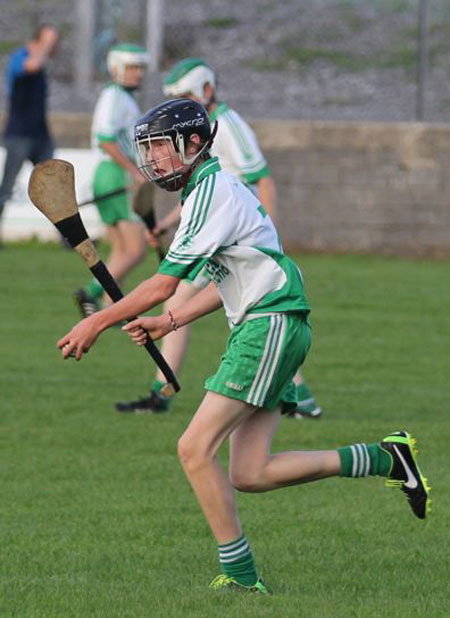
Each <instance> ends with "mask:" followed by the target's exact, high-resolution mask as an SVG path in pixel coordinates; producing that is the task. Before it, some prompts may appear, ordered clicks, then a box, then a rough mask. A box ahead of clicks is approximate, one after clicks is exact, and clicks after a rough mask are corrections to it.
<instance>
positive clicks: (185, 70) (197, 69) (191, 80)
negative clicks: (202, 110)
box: [163, 58, 216, 105]
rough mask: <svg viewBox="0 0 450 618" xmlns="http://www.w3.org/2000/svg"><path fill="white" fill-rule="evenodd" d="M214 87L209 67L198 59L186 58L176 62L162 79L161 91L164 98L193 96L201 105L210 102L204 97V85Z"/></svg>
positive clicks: (212, 74)
mask: <svg viewBox="0 0 450 618" xmlns="http://www.w3.org/2000/svg"><path fill="white" fill-rule="evenodd" d="M206 84H210V85H211V86H212V88H213V89H215V87H216V76H215V74H214V71H213V70H212V69H211V67H210V66H208V65H207V64H206V62H204V61H203V60H201V59H200V58H186V59H185V60H181V61H180V62H177V64H176V65H175V66H174V67H173V68H172V70H171V71H170V72H169V73H168V75H167V76H166V78H165V79H164V84H163V91H164V94H165V95H166V96H171V97H181V96H184V95H187V94H192V95H194V96H195V98H196V99H198V101H200V103H201V104H202V105H209V103H210V102H211V101H210V100H209V99H208V98H207V97H205V90H204V89H205V85H206Z"/></svg>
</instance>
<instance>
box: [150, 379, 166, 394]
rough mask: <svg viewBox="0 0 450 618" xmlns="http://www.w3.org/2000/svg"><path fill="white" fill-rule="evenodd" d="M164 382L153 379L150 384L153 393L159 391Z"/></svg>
mask: <svg viewBox="0 0 450 618" xmlns="http://www.w3.org/2000/svg"><path fill="white" fill-rule="evenodd" d="M164 384H165V382H160V381H159V380H155V381H154V382H153V384H152V387H151V389H152V391H155V393H159V391H160V390H161V389H162V387H163V386H164ZM161 397H163V395H161Z"/></svg>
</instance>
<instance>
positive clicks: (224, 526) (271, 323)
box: [58, 99, 429, 594]
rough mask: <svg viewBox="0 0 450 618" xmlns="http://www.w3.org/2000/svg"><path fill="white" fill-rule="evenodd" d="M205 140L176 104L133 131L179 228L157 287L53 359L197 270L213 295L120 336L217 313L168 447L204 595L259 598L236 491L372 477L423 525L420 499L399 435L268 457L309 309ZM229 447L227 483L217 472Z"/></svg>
mask: <svg viewBox="0 0 450 618" xmlns="http://www.w3.org/2000/svg"><path fill="white" fill-rule="evenodd" d="M194 122H196V124H195V125H194ZM211 138H212V136H211V131H210V125H209V121H208V117H207V114H206V111H205V110H204V109H203V108H202V107H201V106H200V105H199V104H197V103H195V102H192V101H188V100H186V99H181V100H175V101H169V102H167V103H163V104H162V105H160V106H158V107H156V108H154V109H153V110H150V111H149V112H148V113H147V114H146V115H145V116H144V117H143V118H142V119H141V120H140V121H139V122H138V124H137V126H136V139H137V141H138V143H139V147H140V151H141V153H142V158H143V161H142V169H143V171H145V173H146V174H147V175H148V177H149V178H150V179H151V180H153V181H155V182H156V183H157V184H159V185H160V186H161V187H163V188H165V189H168V190H173V189H178V188H183V193H182V202H183V211H182V216H181V222H180V226H179V228H178V230H177V232H176V234H175V238H174V240H173V242H172V244H171V246H170V249H169V252H168V254H167V257H166V259H165V260H164V261H163V262H162V264H161V265H160V267H159V270H158V273H157V274H156V275H154V276H153V277H152V278H151V279H148V280H146V281H144V282H143V283H141V284H140V285H139V286H138V287H137V288H136V289H135V290H133V291H132V292H131V293H130V294H128V295H127V296H126V297H125V298H124V299H122V300H121V301H119V302H118V303H117V304H115V305H111V306H110V307H108V308H107V309H104V310H103V311H100V312H98V313H95V314H93V315H92V316H91V317H89V318H87V319H85V320H83V321H81V322H80V323H79V324H77V325H76V326H75V327H74V328H73V329H72V330H71V331H70V332H69V333H68V334H67V335H65V336H64V337H62V338H61V339H60V340H59V341H58V346H59V347H60V348H61V349H62V352H63V357H64V358H68V357H69V356H70V354H71V353H72V352H74V353H75V354H76V358H77V359H78V360H80V359H81V358H82V356H83V353H84V352H85V351H87V350H89V348H90V347H91V346H92V345H93V343H94V342H95V340H96V338H97V337H98V336H99V335H100V333H101V332H102V331H104V330H105V329H106V328H108V327H110V326H112V325H113V324H115V323H118V322H120V321H122V320H124V319H126V318H129V317H131V316H133V315H138V314H140V313H142V312H143V311H146V310H148V309H150V308H152V307H154V306H155V305H157V304H159V303H161V302H162V301H163V300H165V299H167V298H168V297H169V296H171V295H173V294H174V292H175V290H176V288H177V286H178V285H179V282H180V281H181V280H182V279H183V278H184V277H186V276H187V275H188V274H189V273H195V271H198V270H200V269H202V268H204V267H206V268H207V270H208V272H209V275H210V278H211V280H212V281H213V282H214V283H213V282H211V283H210V284H209V285H208V286H207V287H206V288H204V289H203V290H202V291H201V292H200V293H199V294H198V295H197V296H196V297H195V298H191V300H190V301H188V302H187V303H186V304H185V305H184V306H180V307H178V308H177V309H174V311H173V313H169V312H168V313H165V314H163V315H162V316H158V317H156V318H139V319H137V320H135V321H134V322H132V323H130V324H128V325H127V326H125V327H124V329H125V330H126V331H128V332H129V333H131V335H132V338H133V339H134V340H135V341H136V342H137V343H138V344H142V343H143V342H144V340H145V337H146V332H145V331H146V330H149V331H150V333H151V335H152V336H154V337H155V338H159V337H161V336H164V335H165V334H167V333H168V332H170V331H171V330H173V329H174V328H175V327H176V326H177V324H178V325H180V326H183V325H185V324H187V323H188V322H191V321H193V320H195V319H197V318H199V317H201V316H202V315H205V314H207V313H210V312H211V311H214V310H216V309H218V308H219V307H220V306H222V305H223V306H224V309H225V313H226V315H227V318H228V322H229V324H230V327H231V335H230V337H229V340H228V344H227V348H226V351H225V354H224V356H223V357H222V359H221V362H220V365H219V368H218V370H217V372H216V373H215V375H213V376H211V377H210V378H208V379H207V381H206V383H205V388H206V390H207V392H206V395H205V397H204V399H203V401H202V403H201V404H200V406H199V408H198V409H197V411H196V413H195V415H194V417H193V419H192V420H191V422H190V424H189V426H188V428H187V429H186V431H185V432H184V434H183V435H182V437H181V439H180V440H179V442H178V454H179V457H180V460H181V463H182V465H183V468H184V471H185V473H186V475H187V477H188V479H189V482H190V483H191V486H192V488H193V490H194V492H195V494H196V497H197V500H198V501H199V503H200V506H201V508H202V510H203V513H204V516H205V518H206V520H207V521H208V524H209V526H210V528H211V530H212V532H213V534H214V536H215V538H216V540H217V543H218V553H219V561H220V564H221V567H222V570H223V573H222V574H221V575H219V576H217V577H216V578H215V579H214V580H213V581H212V582H211V587H212V588H214V589H223V588H225V589H228V588H237V589H241V590H247V591H252V592H257V593H261V594H268V589H267V587H266V585H265V583H264V582H263V581H262V579H261V577H260V576H259V572H258V570H257V568H256V566H255V562H254V559H253V555H252V552H251V550H250V547H249V544H248V542H247V539H246V537H245V535H244V533H243V530H242V526H241V523H240V520H239V516H238V513H237V508H236V503H235V496H234V491H233V487H234V488H236V489H239V490H241V491H246V492H263V491H271V490H274V489H279V488H281V487H285V486H290V485H297V484H301V483H306V482H310V481H315V480H319V479H323V478H328V477H333V476H346V477H366V476H369V475H373V476H382V477H387V479H388V483H389V484H391V485H393V486H396V487H399V488H401V489H402V490H403V492H404V493H405V494H406V497H407V499H408V501H409V504H410V506H411V509H412V510H413V512H414V514H415V515H416V516H417V517H419V518H421V519H423V518H425V517H426V513H427V503H428V502H429V499H428V488H427V484H426V480H425V479H424V478H423V476H422V474H421V472H420V470H419V468H418V466H417V463H416V461H415V454H414V441H413V439H412V438H411V436H410V435H409V434H408V433H407V432H396V433H393V434H390V435H389V436H387V437H386V438H384V439H383V440H382V441H381V442H380V443H373V444H356V445H351V446H346V447H343V448H340V449H337V450H329V451H289V452H282V453H276V454H271V443H272V440H273V437H274V435H275V433H276V430H277V427H278V424H279V421H280V411H281V408H282V407H283V406H285V405H291V404H292V403H294V405H295V401H294V402H292V400H290V397H289V388H290V385H291V383H292V378H293V376H294V373H295V371H296V370H297V367H298V366H299V365H300V364H301V363H302V362H303V360H304V358H305V356H306V354H307V352H308V349H309V346H310V327H309V321H308V315H309V305H308V301H307V299H306V296H305V293H304V286H303V279H302V275H301V273H300V271H299V269H298V267H297V265H296V264H295V263H294V262H293V261H292V260H291V259H290V258H289V257H287V256H285V255H284V254H283V253H282V249H281V247H280V244H279V240H278V236H277V233H276V230H275V227H274V225H273V223H272V221H271V219H270V217H268V216H267V215H266V213H265V211H264V209H263V208H262V207H261V205H260V203H259V200H258V199H257V198H256V197H255V196H254V195H252V194H251V192H249V191H248V190H246V189H245V187H244V186H243V185H242V184H241V183H240V182H239V181H237V180H236V179H235V178H233V177H232V176H230V175H229V174H225V173H224V172H222V171H221V169H220V165H219V164H218V159H217V158H216V157H214V158H211V157H210V156H209V154H208V147H209V145H210V141H211ZM256 273H257V277H256ZM227 438H230V464H229V474H228V475H226V474H225V473H224V471H223V470H222V467H221V466H220V463H219V460H218V451H219V449H220V447H221V445H222V444H223V443H224V441H225V440H226V439H227ZM327 559H329V558H327Z"/></svg>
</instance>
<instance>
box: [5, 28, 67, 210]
mask: <svg viewBox="0 0 450 618" xmlns="http://www.w3.org/2000/svg"><path fill="white" fill-rule="evenodd" d="M58 42H59V33H58V30H57V29H56V28H55V27H54V26H52V25H50V24H42V25H41V26H39V28H38V29H37V30H36V32H35V34H34V36H33V38H32V39H31V40H30V41H29V42H28V43H27V44H26V45H25V46H24V47H21V48H20V49H17V50H15V51H13V52H12V54H11V55H10V57H9V61H8V66H7V69H6V78H7V92H8V118H7V121H6V126H5V131H4V144H5V148H6V159H5V165H4V169H3V180H2V184H1V187H0V218H1V215H2V212H3V209H4V206H5V202H6V201H7V200H8V199H9V198H10V197H11V194H12V191H13V188H14V184H15V182H16V178H17V175H18V174H19V172H20V169H21V167H22V165H23V163H24V161H26V160H29V161H31V163H33V165H36V163H39V162H40V161H45V160H46V159H51V158H52V157H53V139H52V137H51V135H50V132H49V129H48V125H47V92H48V84H47V76H46V72H45V65H46V64H47V61H48V60H49V58H50V57H51V56H53V54H54V53H55V52H56V50H57V47H58Z"/></svg>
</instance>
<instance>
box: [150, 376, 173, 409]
mask: <svg viewBox="0 0 450 618" xmlns="http://www.w3.org/2000/svg"><path fill="white" fill-rule="evenodd" d="M165 384H166V383H165V382H160V381H159V380H155V381H154V382H153V384H152V386H151V390H152V391H154V392H155V393H157V394H158V397H159V398H160V400H161V405H162V408H163V409H164V410H168V409H169V408H170V404H171V398H170V397H166V396H165V395H163V394H162V393H161V389H162V387H163V386H164V385H165Z"/></svg>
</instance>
